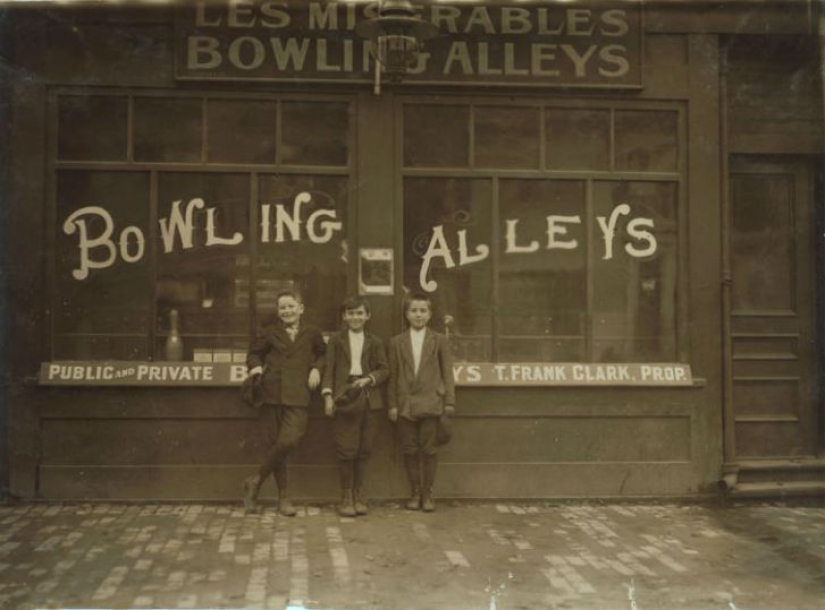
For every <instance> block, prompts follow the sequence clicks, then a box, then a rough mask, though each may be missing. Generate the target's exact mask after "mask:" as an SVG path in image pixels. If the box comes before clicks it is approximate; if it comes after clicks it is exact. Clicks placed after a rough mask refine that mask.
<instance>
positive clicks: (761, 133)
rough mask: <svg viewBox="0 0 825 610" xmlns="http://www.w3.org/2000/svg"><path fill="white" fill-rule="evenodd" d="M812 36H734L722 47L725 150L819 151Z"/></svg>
mask: <svg viewBox="0 0 825 610" xmlns="http://www.w3.org/2000/svg"><path fill="white" fill-rule="evenodd" d="M816 42H817V39H816V38H813V37H795V38H783V37H778V36H770V37H761V36H738V37H736V38H734V39H732V40H731V42H730V43H729V50H728V58H729V59H728V61H729V72H728V100H727V103H728V117H729V123H730V151H731V152H760V153H771V152H777V153H814V154H819V153H820V152H821V151H822V145H823V143H822V129H823V127H822V101H821V100H822V95H821V84H820V77H819V60H818V52H817V48H816V46H815V44H816Z"/></svg>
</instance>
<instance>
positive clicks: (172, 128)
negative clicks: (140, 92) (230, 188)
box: [135, 98, 201, 163]
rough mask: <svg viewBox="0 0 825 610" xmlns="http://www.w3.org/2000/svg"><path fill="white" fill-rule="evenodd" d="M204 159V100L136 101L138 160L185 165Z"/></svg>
mask: <svg viewBox="0 0 825 610" xmlns="http://www.w3.org/2000/svg"><path fill="white" fill-rule="evenodd" d="M200 159H201V102H200V100H194V99H154V98H136V99H135V160H137V161H169V162H173V163H174V162H177V163H183V162H196V161H200Z"/></svg>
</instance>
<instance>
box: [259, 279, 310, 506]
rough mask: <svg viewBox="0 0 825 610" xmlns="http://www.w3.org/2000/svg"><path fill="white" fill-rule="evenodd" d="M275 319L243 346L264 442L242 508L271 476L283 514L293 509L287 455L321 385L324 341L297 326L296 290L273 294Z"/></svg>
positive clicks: (298, 304)
mask: <svg viewBox="0 0 825 610" xmlns="http://www.w3.org/2000/svg"><path fill="white" fill-rule="evenodd" d="M276 302H277V307H278V318H277V320H275V321H273V322H272V323H269V324H265V325H264V326H263V327H262V328H261V329H260V330H259V331H258V333H257V335H256V336H255V338H254V339H253V341H252V344H251V345H250V347H249V353H248V355H247V358H246V365H247V367H248V368H249V374H250V375H261V378H260V383H261V388H262V393H263V405H262V406H261V408H260V418H261V427H262V429H263V431H264V434H265V435H266V438H267V440H268V442H269V444H270V448H269V453H268V455H267V457H266V459H265V460H264V462H263V463H262V464H261V466H260V468H259V470H258V474H257V475H254V476H251V477H248V478H247V479H246V480H244V506H245V507H246V509H247V510H249V511H253V510H256V509H257V499H258V492H259V491H260V488H261V485H262V484H263V482H264V481H265V480H266V478H267V477H268V476H269V475H270V474H273V475H274V478H275V483H276V485H277V486H278V511H279V512H280V513H281V514H282V515H284V516H287V517H292V516H294V515H295V513H296V511H295V508H294V507H293V506H292V503H291V502H290V501H289V497H288V495H287V459H288V457H289V454H290V453H292V451H293V450H294V449H295V447H297V445H298V442H299V441H300V440H301V439H302V438H303V436H304V433H305V432H306V429H307V421H308V413H307V407H308V406H309V401H310V393H311V392H312V390H315V389H316V388H317V387H318V385H319V384H320V383H321V370H322V368H323V360H324V355H325V353H326V344H325V343H324V338H323V336H322V335H321V331H320V330H319V329H318V328H317V327H315V326H311V325H309V324H301V315H302V314H303V313H304V304H303V302H302V301H301V298H300V297H299V296H298V294H297V293H295V292H291V291H285V292H281V293H280V294H278V298H277V301H276Z"/></svg>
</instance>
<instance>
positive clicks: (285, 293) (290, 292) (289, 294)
mask: <svg viewBox="0 0 825 610" xmlns="http://www.w3.org/2000/svg"><path fill="white" fill-rule="evenodd" d="M284 297H290V298H292V299H295V300H296V301H298V302H299V303H303V302H304V300H303V299H302V298H301V295H300V294H298V293H297V292H295V291H294V290H281V292H279V293H278V296H276V297H275V304H276V305H277V304H278V303H280V302H281V299H282V298H284Z"/></svg>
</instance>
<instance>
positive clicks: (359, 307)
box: [321, 297, 389, 517]
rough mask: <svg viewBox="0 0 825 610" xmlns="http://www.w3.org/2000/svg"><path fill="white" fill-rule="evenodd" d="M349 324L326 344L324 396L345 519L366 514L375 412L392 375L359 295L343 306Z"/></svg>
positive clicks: (382, 403)
mask: <svg viewBox="0 0 825 610" xmlns="http://www.w3.org/2000/svg"><path fill="white" fill-rule="evenodd" d="M341 318H342V319H343V321H344V324H345V325H346V328H345V329H344V330H342V331H341V332H338V333H335V334H334V335H332V336H331V337H330V339H329V344H328V345H327V357H326V365H325V367H324V379H323V383H322V384H321V394H322V395H323V396H324V412H325V413H326V415H327V416H328V417H335V423H334V428H333V434H334V437H335V452H336V455H337V457H338V468H339V477H340V481H341V504H340V505H339V506H338V513H339V514H340V515H341V516H344V517H355V516H356V515H366V514H367V512H368V508H367V505H366V503H365V502H364V498H363V495H362V494H363V491H362V490H363V484H364V474H365V471H366V467H367V460H368V459H369V456H370V453H371V452H372V444H373V439H374V438H375V431H376V426H377V421H376V414H375V413H374V412H375V411H378V410H379V409H383V408H384V401H383V398H382V396H381V388H380V387H379V386H381V385H382V384H383V383H384V382H385V381H386V380H387V376H388V374H389V367H388V365H387V354H386V351H385V350H384V343H383V342H382V341H381V339H380V338H379V337H378V336H377V335H374V334H372V333H368V332H366V331H365V330H364V327H365V325H366V323H367V322H368V321H369V319H370V307H369V304H368V303H367V301H366V300H365V299H363V298H361V297H350V298H348V299H346V300H345V301H344V303H343V304H342V305H341Z"/></svg>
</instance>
